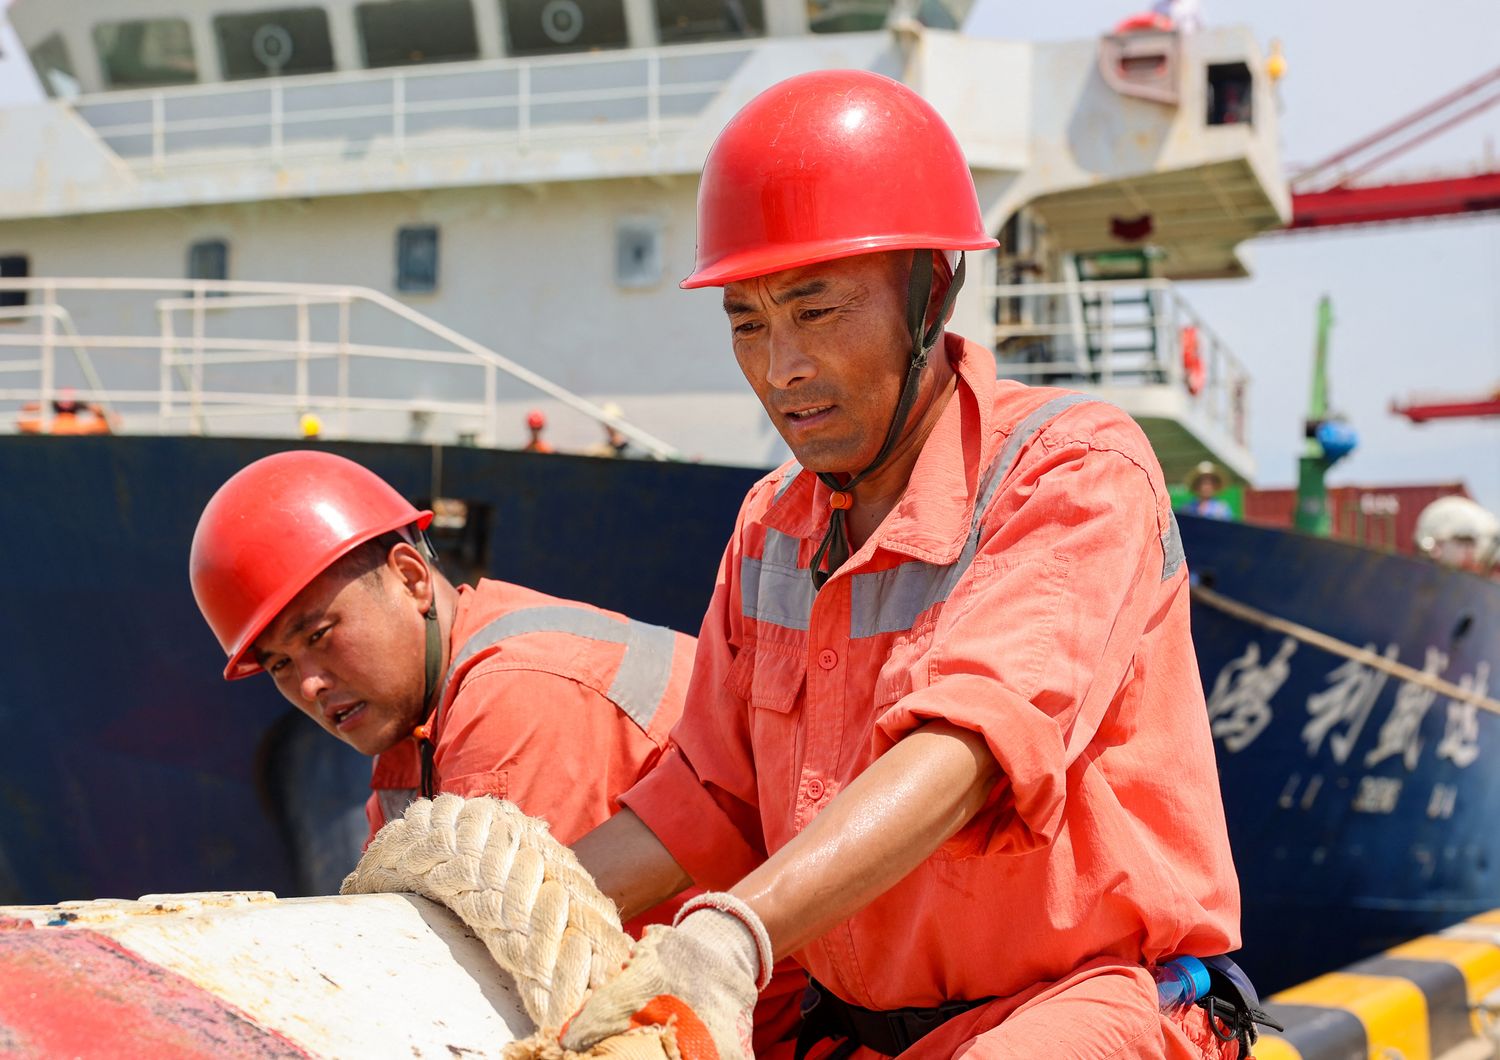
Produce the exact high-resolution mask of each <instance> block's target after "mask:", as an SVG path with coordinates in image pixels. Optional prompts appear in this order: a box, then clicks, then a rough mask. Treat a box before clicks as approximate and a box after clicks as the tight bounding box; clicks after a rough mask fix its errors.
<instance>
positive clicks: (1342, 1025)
mask: <svg viewBox="0 0 1500 1060" xmlns="http://www.w3.org/2000/svg"><path fill="white" fill-rule="evenodd" d="M1496 1004H1500V910H1496V911H1494V912H1490V913H1483V914H1481V915H1479V916H1476V917H1471V918H1470V919H1468V920H1465V921H1464V922H1463V923H1461V924H1455V925H1454V926H1453V927H1451V928H1446V929H1444V930H1443V931H1441V932H1439V933H1438V934H1436V935H1425V936H1423V937H1422V938H1418V939H1413V940H1412V941H1410V942H1404V943H1402V944H1401V945H1399V946H1396V947H1393V948H1392V949H1389V950H1386V951H1385V952H1384V953H1381V954H1378V955H1376V956H1374V957H1369V958H1366V959H1365V960H1362V961H1356V962H1355V963H1354V964H1351V965H1349V966H1348V967H1346V968H1343V969H1340V970H1339V971H1337V972H1330V973H1328V974H1327V975H1320V976H1318V977H1317V978H1316V979H1310V980H1308V981H1307V982H1305V983H1301V984H1299V985H1297V986H1294V987H1291V988H1290V989H1287V990H1283V991H1281V992H1280V993H1277V994H1274V995H1272V996H1271V997H1270V998H1268V999H1266V1004H1265V1008H1266V1010H1267V1011H1268V1012H1270V1013H1271V1015H1272V1016H1274V1017H1275V1018H1276V1020H1277V1021H1278V1022H1280V1023H1281V1024H1283V1025H1284V1026H1285V1027H1286V1030H1285V1031H1283V1032H1280V1033H1277V1032H1269V1033H1267V1034H1264V1035H1262V1036H1261V1039H1260V1041H1259V1042H1258V1043H1256V1046H1255V1057H1256V1060H1364V1058H1366V1057H1379V1058H1390V1060H1397V1058H1400V1060H1442V1058H1444V1057H1449V1058H1456V1057H1483V1056H1491V1055H1494V1043H1495V1042H1496V1041H1497V1038H1496V1037H1495V1035H1496V1030H1495V1028H1494V1027H1493V1023H1494V1021H1493V1019H1492V1018H1491V1015H1490V1013H1491V1008H1492V1006H1494V1005H1496Z"/></svg>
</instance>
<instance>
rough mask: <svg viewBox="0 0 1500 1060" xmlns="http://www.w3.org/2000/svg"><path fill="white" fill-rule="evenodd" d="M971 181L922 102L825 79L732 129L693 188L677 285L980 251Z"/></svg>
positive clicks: (953, 144) (750, 109)
mask: <svg viewBox="0 0 1500 1060" xmlns="http://www.w3.org/2000/svg"><path fill="white" fill-rule="evenodd" d="M995 246H999V244H998V243H997V242H996V241H995V240H994V239H992V238H990V236H989V234H988V233H987V232H986V231H985V230H984V218H983V217H982V216H981V214H980V209H979V197H978V196H977V195H976V194H975V192H974V178H973V176H972V175H971V174H970V173H969V165H968V163H967V162H966V161H965V160H964V154H963V150H962V149H961V148H960V147H959V145H958V141H957V140H956V139H955V138H954V136H953V132H952V130H950V129H949V128H948V126H947V124H946V123H945V122H944V121H943V119H942V117H941V116H939V114H938V112H937V111H935V110H933V108H932V106H931V104H929V103H928V102H927V101H926V100H924V99H923V98H922V97H921V96H919V95H917V94H916V93H915V92H913V91H912V90H911V89H909V88H907V87H906V86H905V85H903V84H901V83H900V82H899V81H893V80H891V79H890V78H888V77H882V76H881V75H879V74H873V73H870V72H868V71H865V70H822V71H818V72H816V73H810V74H800V75H798V76H797V77H792V78H788V79H787V80H785V81H782V82H781V83H779V84H776V85H773V86H772V87H770V88H768V89H766V90H765V91H764V92H762V93H761V94H760V95H758V96H756V97H755V98H754V99H752V100H751V101H750V102H749V103H747V104H746V105H745V107H744V108H743V109H742V110H741V111H740V112H739V113H738V114H736V115H735V116H734V117H733V118H731V119H730V122H729V124H728V125H727V126H725V128H724V131H723V132H721V133H720V134H719V138H718V139H717V140H715V141H714V145H713V147H711V148H710V149H709V152H708V160H707V161H706V162H705V163H704V164H703V180H702V183H701V184H699V186H698V261H697V265H696V267H695V268H694V270H693V274H692V275H691V276H689V277H688V278H687V279H685V280H683V281H682V286H683V287H713V286H722V285H723V284H726V283H731V282H733V281H735V280H743V279H748V278H749V277H751V276H765V275H767V274H768V273H772V272H779V271H781V270H782V269H790V268H795V267H797V266H799V265H811V264H813V263H814V262H818V261H831V260H832V259H834V258H847V257H852V256H854V255H856V254H868V253H871V252H873V251H880V250H988V249H989V248H990V247H995Z"/></svg>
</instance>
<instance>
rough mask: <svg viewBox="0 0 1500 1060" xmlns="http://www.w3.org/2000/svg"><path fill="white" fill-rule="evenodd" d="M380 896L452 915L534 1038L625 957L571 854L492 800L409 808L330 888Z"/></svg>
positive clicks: (606, 912) (442, 799)
mask: <svg viewBox="0 0 1500 1060" xmlns="http://www.w3.org/2000/svg"><path fill="white" fill-rule="evenodd" d="M389 891H408V892H411V893H414V894H419V895H421V896H422V897H424V898H430V899H432V900H433V901H435V902H441V903H442V904H443V905H445V906H447V907H448V908H449V909H451V910H453V912H454V913H456V914H457V915H458V917H459V918H460V919H461V920H462V921H463V922H464V923H465V924H467V925H468V926H469V928H470V929H471V930H473V932H474V933H475V934H476V935H478V936H479V938H480V940H481V941H483V942H484V944H485V946H486V947H487V948H488V949H489V951H490V955H491V956H493V957H494V958H495V960H496V962H498V963H499V965H500V967H501V968H502V969H504V970H505V971H506V972H508V973H509V974H510V975H511V976H512V977H513V978H514V979H515V982H516V987H517V989H518V990H519V992H520V995H521V1003H522V1004H523V1005H524V1006H525V1007H526V1012H527V1015H529V1016H530V1017H531V1019H532V1021H533V1022H534V1023H535V1024H536V1025H537V1026H538V1027H539V1028H557V1027H560V1026H562V1024H563V1022H564V1021H565V1020H567V1019H568V1017H569V1016H571V1015H572V1014H573V1013H574V1012H576V1011H578V1008H579V1007H580V1006H581V1005H582V1004H583V999H584V996H585V994H586V993H587V992H588V991H589V990H590V989H591V988H593V987H595V986H598V985H600V984H601V983H603V982H605V981H606V980H607V979H609V978H610V977H611V976H613V975H614V974H615V973H616V972H617V971H619V969H620V966H621V965H622V964H624V962H625V958H626V955H627V954H628V952H629V948H630V938H629V936H627V935H626V934H625V932H624V931H622V930H621V928H620V914H619V912H618V911H617V910H616V909H615V905H614V903H613V902H611V901H610V900H609V899H608V898H606V897H605V896H604V895H603V894H602V893H601V892H600V891H599V888H598V887H597V886H595V885H594V881H593V878H592V877H590V876H589V874H588V872H586V871H585V870H584V868H583V866H582V865H580V864H578V859H577V858H576V857H574V856H573V852H572V851H571V850H569V849H568V848H567V847H565V846H563V845H562V844H561V843H559V842H558V841H557V840H556V839H554V838H553V837H552V834H551V833H550V832H549V831H548V830H547V825H546V822H544V821H540V820H538V819H536V818H534V817H528V816H526V814H524V813H522V812H521V810H520V809H519V808H518V807H517V806H515V805H514V804H513V803H509V802H502V801H501V800H499V799H494V798H488V797H485V798H475V799H464V798H461V797H459V796H457V795H439V796H438V797H437V798H436V799H432V800H428V799H418V800H417V801H416V802H413V803H412V804H411V806H409V807H408V808H407V811H406V816H404V817H402V818H399V819H397V820H394V821H391V822H390V823H389V824H387V825H386V826H385V827H384V828H382V829H381V830H380V831H379V833H377V834H376V836H375V839H374V840H373V841H372V842H371V843H370V846H369V849H368V850H366V851H365V854H364V857H362V858H360V860H359V864H358V865H357V866H356V867H355V869H354V871H353V872H351V873H350V874H349V875H348V876H347V877H345V879H344V883H343V886H342V887H340V888H339V893H340V894H376V893H383V892H389ZM555 1034H556V1032H555V1030H554V1031H553V1035H554V1041H555Z"/></svg>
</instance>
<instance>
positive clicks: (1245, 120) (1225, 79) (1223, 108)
mask: <svg viewBox="0 0 1500 1060" xmlns="http://www.w3.org/2000/svg"><path fill="white" fill-rule="evenodd" d="M1251 87H1252V82H1251V80H1250V68H1249V67H1248V66H1246V65H1245V64H1244V63H1215V64H1211V65H1210V66H1209V68H1208V124H1210V125H1249V124H1250V120H1251V117H1252V114H1251V99H1252V93H1251Z"/></svg>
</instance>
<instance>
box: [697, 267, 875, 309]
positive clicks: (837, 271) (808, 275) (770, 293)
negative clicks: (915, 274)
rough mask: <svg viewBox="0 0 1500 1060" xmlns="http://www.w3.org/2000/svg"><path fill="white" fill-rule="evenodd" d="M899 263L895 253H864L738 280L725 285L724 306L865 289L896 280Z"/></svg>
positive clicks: (781, 301)
mask: <svg viewBox="0 0 1500 1060" xmlns="http://www.w3.org/2000/svg"><path fill="white" fill-rule="evenodd" d="M897 263H898V259H897V258H896V256H895V255H894V254H890V253H880V254H861V255H859V256H857V257H853V258H839V259H836V260H834V261H823V262H817V263H815V264H812V265H803V266H800V267H798V268H795V269H785V270H783V271H781V272H773V273H771V274H770V275H768V276H755V277H752V278H750V279H747V280H736V281H734V282H733V283H729V284H725V286H724V309H725V311H726V312H728V313H735V312H744V311H746V310H748V309H752V308H754V306H756V305H758V304H765V303H770V304H772V305H785V304H786V303H788V302H794V301H797V300H798V299H802V298H816V297H818V296H820V295H830V294H831V295H839V294H844V293H848V292H851V291H859V290H863V289H866V288H868V287H869V286H871V285H872V284H878V283H880V282H882V281H884V280H888V279H889V280H893V281H894V280H897V279H898V277H897V276H896V275H895V272H896V270H895V269H894V268H893V266H894V265H896V264H897Z"/></svg>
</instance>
